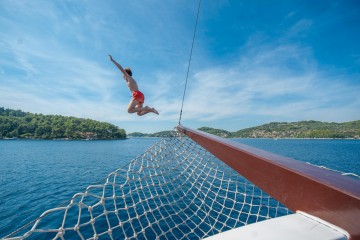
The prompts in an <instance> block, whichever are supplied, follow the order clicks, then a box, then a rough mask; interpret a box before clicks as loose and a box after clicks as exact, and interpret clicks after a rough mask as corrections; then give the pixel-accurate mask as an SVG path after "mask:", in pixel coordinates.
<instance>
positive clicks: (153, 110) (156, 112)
mask: <svg viewBox="0 0 360 240" xmlns="http://www.w3.org/2000/svg"><path fill="white" fill-rule="evenodd" d="M151 110H152V112H153V113H155V114H157V115H159V112H158V111H157V110H156V109H155V108H152V109H151Z"/></svg>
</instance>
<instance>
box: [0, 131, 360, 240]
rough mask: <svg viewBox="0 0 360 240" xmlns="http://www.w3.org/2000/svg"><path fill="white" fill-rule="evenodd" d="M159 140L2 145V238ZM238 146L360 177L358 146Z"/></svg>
mask: <svg viewBox="0 0 360 240" xmlns="http://www.w3.org/2000/svg"><path fill="white" fill-rule="evenodd" d="M158 140H159V139H158V138H131V139H127V140H118V141H42V140H16V141H0V237H4V236H5V235H7V234H9V233H10V232H12V231H14V230H15V229H17V228H18V227H20V226H22V225H24V224H26V223H28V222H29V221H31V220H33V219H35V218H37V217H38V216H39V215H40V214H41V213H42V212H44V211H45V210H47V209H50V208H53V207H56V206H59V205H60V204H62V203H64V202H66V201H67V200H69V199H70V198H71V197H72V196H73V195H74V194H75V193H77V192H82V191H84V189H85V188H86V187H87V186H89V185H91V184H94V183H96V182H98V181H99V180H101V179H103V178H105V177H106V176H107V174H108V173H110V172H113V171H114V170H116V169H117V168H120V167H122V166H124V165H126V164H127V163H128V162H129V161H130V160H131V159H133V158H134V157H136V156H138V155H140V154H142V153H143V152H144V151H145V150H146V149H148V148H149V147H150V146H151V145H153V144H154V143H155V142H157V141H158ZM234 140H235V141H238V142H241V143H244V144H248V145H250V146H254V147H257V148H261V149H264V150H267V151H270V152H274V153H277V154H281V155H284V156H288V157H292V158H295V159H297V160H301V161H306V162H310V163H312V164H316V165H322V166H326V167H328V168H332V169H336V170H340V171H343V172H352V173H355V174H358V175H360V141H359V140H305V139H301V140H289V139H286V140H284V139H279V140H272V139H234Z"/></svg>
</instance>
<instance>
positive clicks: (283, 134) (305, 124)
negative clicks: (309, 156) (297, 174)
mask: <svg viewBox="0 0 360 240" xmlns="http://www.w3.org/2000/svg"><path fill="white" fill-rule="evenodd" d="M231 136H232V137H239V138H359V137H360V120H358V121H352V122H344V123H335V122H331V123H329V122H319V121H301V122H290V123H287V122H272V123H269V124H265V125H261V126H258V127H252V128H246V129H242V130H239V131H236V132H233V133H232V135H231Z"/></svg>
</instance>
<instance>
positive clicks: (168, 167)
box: [13, 132, 290, 239]
mask: <svg viewBox="0 0 360 240" xmlns="http://www.w3.org/2000/svg"><path fill="white" fill-rule="evenodd" d="M289 213H290V211H289V210H288V209H287V208H286V207H284V206H281V205H280V204H279V203H278V202H277V201H276V200H274V199H272V198H271V197H270V196H269V195H267V194H266V193H265V192H263V191H261V190H260V189H259V188H257V187H256V186H254V184H252V183H251V182H249V181H248V180H246V179H245V178H244V177H242V176H241V175H239V174H238V173H237V172H235V171H234V170H232V169H231V168H230V167H228V166H227V165H226V164H224V163H223V162H222V161H221V160H219V159H217V158H216V157H214V156H213V155H212V154H211V153H209V152H208V151H207V150H205V149H204V148H202V147H201V146H200V145H198V144H197V143H195V142H194V141H192V140H191V139H190V138H188V137H186V136H185V135H182V134H181V133H178V132H174V137H168V138H162V139H161V140H159V142H157V143H156V144H154V145H153V146H152V147H151V148H150V149H148V150H147V151H146V152H145V153H144V154H142V155H140V156H138V157H136V158H135V159H133V160H132V161H131V162H130V163H129V164H128V165H127V166H126V167H125V168H121V169H117V170H116V171H114V172H112V173H110V174H109V175H108V177H107V178H106V180H105V181H104V182H103V183H102V184H97V185H91V186H89V187H88V188H87V189H86V191H84V192H83V193H78V194H75V195H74V196H73V198H72V199H71V201H69V204H68V205H67V206H63V207H58V208H54V209H50V210H48V211H45V212H44V213H43V214H42V215H41V216H40V217H39V218H38V219H37V221H36V222H35V223H34V224H33V226H32V227H31V229H30V230H28V231H27V232H26V233H25V234H23V235H22V236H19V237H15V238H13V239H201V238H205V237H207V236H211V235H213V234H216V233H219V232H223V231H226V230H229V229H232V228H236V227H240V226H243V225H247V224H250V223H255V222H258V221H262V220H265V219H269V218H274V217H277V216H282V215H287V214H289Z"/></svg>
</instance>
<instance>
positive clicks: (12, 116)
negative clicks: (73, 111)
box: [0, 107, 126, 140]
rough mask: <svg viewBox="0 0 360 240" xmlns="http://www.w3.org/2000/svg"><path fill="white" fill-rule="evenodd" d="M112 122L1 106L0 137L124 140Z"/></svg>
mask: <svg viewBox="0 0 360 240" xmlns="http://www.w3.org/2000/svg"><path fill="white" fill-rule="evenodd" d="M125 138H126V132H125V130H124V129H121V128H119V127H117V126H115V125H113V124H110V123H106V122H99V121H95V120H91V119H83V118H76V117H65V116H60V115H43V114H34V113H28V112H23V111H21V110H12V109H5V108H4V107H0V139H66V140H108V139H125Z"/></svg>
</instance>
